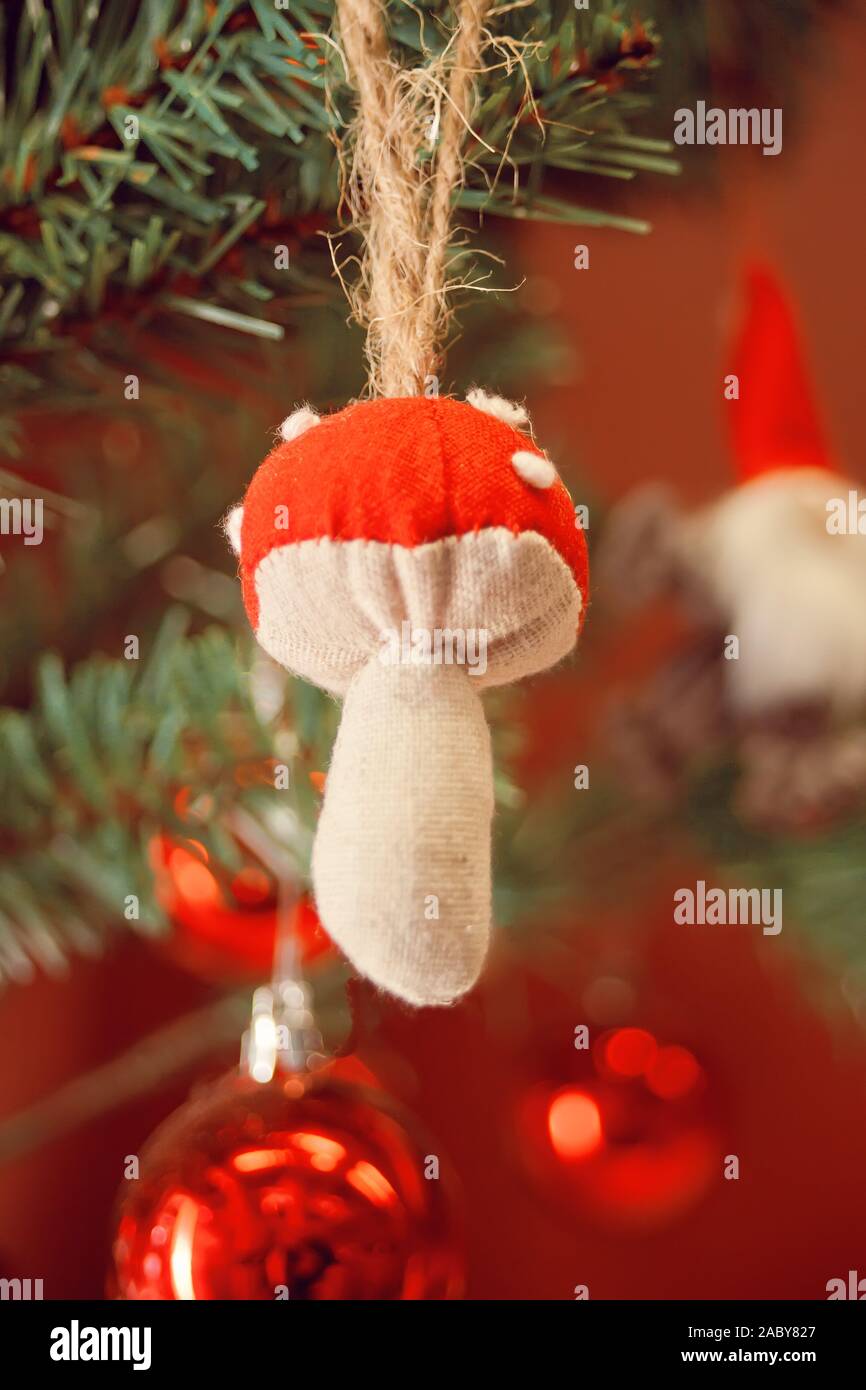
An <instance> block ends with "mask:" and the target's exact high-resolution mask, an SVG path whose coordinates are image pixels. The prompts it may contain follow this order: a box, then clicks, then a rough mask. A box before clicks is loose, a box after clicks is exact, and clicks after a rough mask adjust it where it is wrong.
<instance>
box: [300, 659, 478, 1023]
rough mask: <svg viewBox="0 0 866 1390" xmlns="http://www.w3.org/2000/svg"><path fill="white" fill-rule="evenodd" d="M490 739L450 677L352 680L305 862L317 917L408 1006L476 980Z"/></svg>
mask: <svg viewBox="0 0 866 1390" xmlns="http://www.w3.org/2000/svg"><path fill="white" fill-rule="evenodd" d="M492 816H493V763H492V757H491V750H490V734H489V732H488V728H487V722H486V720H485V717H484V711H483V708H482V705H481V700H480V698H479V696H478V693H477V690H476V689H475V688H474V687H473V677H472V676H470V675H469V674H468V673H467V670H466V669H465V667H463V666H457V665H431V664H424V665H414V664H408V663H403V664H393V665H391V664H388V665H386V664H383V663H382V661H381V660H380V659H379V657H378V656H374V657H372V658H371V659H370V660H369V661H368V662H367V663H366V665H364V666H363V667H362V669H361V670H360V671H359V672H358V674H357V675H356V676H355V677H354V679H353V680H352V682H351V684H350V686H349V689H348V691H347V693H346V697H345V703H344V706H343V717H342V721H341V723H340V729H339V733H338V734H337V739H336V743H335V745H334V752H333V757H332V760H331V765H330V768H329V770H328V776H327V781H326V787H325V801H324V805H323V808H322V814H321V817H320V820H319V826H318V831H317V835H316V842H315V847H314V850H313V885H314V889H315V895H316V904H317V907H318V910H319V913H320V915H321V918H322V921H323V922H324V923H325V925H326V927H327V930H328V932H329V933H330V934H331V936H332V937H333V939H334V940H335V942H336V943H337V945H338V946H339V947H340V948H341V949H342V950H343V951H344V952H345V954H346V955H347V956H348V957H349V960H350V961H351V962H352V964H353V965H354V966H355V967H356V968H357V969H358V970H359V971H360V972H361V973H362V974H363V975H366V976H367V977H368V978H369V979H371V980H372V981H373V982H374V984H377V985H379V986H380V987H382V988H383V989H387V990H388V991H390V992H391V993H393V994H396V995H398V996H399V997H400V998H401V999H404V1000H406V1001H407V1002H408V1003H410V1004H413V1005H415V1006H419V1007H420V1006H422V1005H436V1004H439V1005H444V1004H450V1003H452V1002H453V1001H454V1000H455V999H458V998H459V997H460V996H461V995H463V994H465V993H466V992H467V990H469V989H471V988H472V986H473V985H474V984H475V982H476V981H477V979H478V976H479V974H480V972H481V967H482V965H483V962H484V957H485V955H486V952H487V943H488V938H489V935H490V915H491V869H490V827H491V820H492Z"/></svg>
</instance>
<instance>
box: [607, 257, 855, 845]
mask: <svg viewBox="0 0 866 1390" xmlns="http://www.w3.org/2000/svg"><path fill="white" fill-rule="evenodd" d="M746 287H747V307H746V315H745V320H744V322H743V325H742V328H741V331H740V333H739V336H738V338H737V340H736V342H735V345H734V352H733V360H732V363H731V367H730V375H729V377H728V384H729V389H730V390H731V393H732V396H733V393H734V392H736V393H737V394H736V396H735V397H734V398H732V399H730V400H728V401H727V402H726V411H727V412H729V415H728V418H729V423H730V427H731V441H732V450H733V455H734V460H735V465H736V469H737V475H738V481H737V484H736V486H735V487H733V488H732V489H731V490H730V491H729V492H727V493H725V494H724V495H723V496H722V497H721V498H720V499H719V500H718V501H716V502H714V503H712V504H711V505H710V506H708V507H705V508H702V509H700V510H698V511H696V512H694V513H692V514H691V515H684V514H683V513H682V512H681V510H680V509H679V507H678V504H677V502H676V499H675V498H674V497H673V496H672V495H671V494H670V493H669V492H668V491H667V490H666V489H663V488H660V487H658V486H653V487H650V488H647V489H642V490H641V491H640V492H639V493H636V494H633V495H632V496H631V497H630V498H628V499H627V500H626V501H625V502H624V503H622V504H620V506H619V507H618V508H617V509H616V510H615V511H614V513H613V515H612V517H611V519H610V522H609V525H608V528H607V534H606V539H605V544H604V547H603V554H602V556H601V557H600V560H599V566H598V568H599V571H600V573H601V576H602V578H601V582H600V584H599V591H600V592H601V593H603V592H604V590H605V589H607V590H608V591H609V592H610V593H611V594H612V596H613V597H614V599H615V600H616V601H620V603H621V605H623V604H627V605H628V606H634V605H635V604H636V603H641V602H644V601H646V600H648V599H650V598H653V597H657V596H658V595H659V594H661V593H663V592H676V593H678V594H679V595H680V597H681V598H682V599H683V600H684V601H685V604H686V606H687V607H688V608H689V610H690V611H691V614H692V617H693V619H694V622H695V628H696V631H695V635H694V641H693V644H692V645H691V646H690V648H689V650H688V651H686V652H684V653H681V654H680V655H679V656H678V657H677V658H676V659H675V660H674V661H673V662H672V663H670V664H669V665H668V666H667V667H666V668H665V669H664V670H663V671H662V672H661V673H660V674H659V675H658V676H657V677H656V678H655V679H654V681H653V683H652V686H651V687H650V688H649V689H646V690H644V692H643V694H642V695H641V697H640V698H639V699H638V701H637V702H636V703H634V704H632V705H630V706H629V707H625V706H623V707H621V708H620V709H619V710H618V712H617V715H616V723H617V728H616V743H617V746H618V749H619V750H620V752H622V753H624V754H625V756H626V757H627V758H628V763H629V771H630V775H631V776H632V777H634V775H635V769H636V768H638V769H639V771H640V772H642V773H643V776H642V777H640V776H639V777H638V781H639V783H640V782H641V781H642V782H643V784H644V787H645V788H646V789H647V790H649V791H650V792H651V793H652V794H654V795H659V794H661V795H662V796H663V797H670V796H671V795H674V794H676V792H677V791H678V790H679V789H680V788H681V787H682V785H683V782H684V779H685V777H686V775H687V774H688V771H689V768H690V765H691V764H692V762H693V760H694V758H695V757H696V756H697V755H701V756H702V757H704V758H705V757H706V756H707V754H708V753H712V750H713V748H714V747H715V748H716V749H717V750H718V749H719V748H720V746H721V745H722V743H723V742H724V741H729V740H733V741H734V743H735V745H736V746H737V754H738V763H739V765H740V769H741V780H740V783H739V786H738V790H737V810H738V811H739V813H740V814H741V815H742V816H743V818H745V819H747V820H750V821H752V822H754V823H756V824H759V825H761V826H764V827H767V828H787V829H793V828H803V829H806V828H808V827H810V826H813V825H816V824H822V823H826V822H827V821H828V820H832V819H835V818H836V817H837V816H839V815H842V814H845V813H846V812H848V811H850V810H851V809H852V808H853V807H854V806H856V805H857V804H858V803H859V802H860V801H861V800H862V798H863V797H864V796H866V726H864V715H866V505H863V506H862V513H863V514H862V515H861V514H860V511H859V510H858V497H857V492H856V489H855V486H854V484H853V483H852V482H851V480H850V479H848V478H846V477H845V476H843V475H842V474H841V473H840V472H839V471H838V469H837V468H836V466H835V464H834V462H833V459H832V455H831V452H830V450H829V448H828V445H827V443H826V440H825V437H824V433H823V430H822V427H821V424H820V421H819V416H818V411H817V408H816V405H815V402H814V396H813V392H812V388H811V384H810V381H809V379H808V375H807V372H806V370H805V366H804V362H803V359H802V355H801V351H800V345H799V341H798V337H797V332H796V327H795V323H794V319H793V315H792V312H791V309H790V306H789V305H788V303H787V301H786V299H785V296H784V295H783V293H782V291H781V289H780V287H779V285H778V284H777V282H776V280H775V279H774V277H773V275H772V274H771V273H770V272H769V271H768V270H766V269H764V268H762V267H754V268H752V269H751V270H750V271H749V273H748V275H747V282H746Z"/></svg>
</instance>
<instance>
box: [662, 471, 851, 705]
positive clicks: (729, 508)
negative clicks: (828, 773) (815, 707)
mask: <svg viewBox="0 0 866 1390" xmlns="http://www.w3.org/2000/svg"><path fill="white" fill-rule="evenodd" d="M847 487H848V484H847V482H846V481H845V480H844V479H843V478H840V477H836V476H835V475H834V474H832V473H829V472H825V471H823V470H821V469H814V470H813V469H799V468H798V469H787V470H778V471H775V472H772V473H768V474H766V475H764V476H762V477H760V478H758V479H756V480H755V481H753V482H750V483H747V484H745V485H743V486H742V487H739V488H737V489H736V490H735V491H733V492H731V493H729V494H728V495H727V496H726V497H724V498H722V500H721V501H720V502H718V503H717V504H715V505H714V506H713V507H711V508H709V509H708V510H707V511H705V512H702V513H700V514H698V515H697V516H695V517H693V518H691V519H690V520H689V521H687V522H686V523H684V524H683V528H682V532H681V540H680V554H681V557H682V559H683V560H684V562H685V564H686V567H687V568H689V569H691V570H692V571H693V572H694V573H696V574H697V575H698V576H699V577H700V578H701V580H702V581H703V583H704V584H705V585H706V587H707V589H708V591H709V592H710V593H711V594H712V596H713V598H714V600H715V603H716V605H717V607H718V610H719V612H720V614H721V615H722V617H723V619H724V621H725V623H726V625H727V628H728V632H729V634H731V635H734V636H736V637H737V638H738V641H739V655H738V657H737V659H736V660H731V661H728V662H726V663H725V665H726V677H727V680H728V684H729V688H730V691H731V699H732V702H733V704H734V706H735V707H736V708H737V709H738V710H739V711H740V712H741V713H743V714H747V715H748V714H757V713H761V712H765V711H769V710H772V709H774V708H778V707H779V706H782V705H785V704H793V703H801V702H811V701H820V702H826V703H827V704H829V705H830V706H831V707H832V708H833V709H834V710H835V711H836V712H837V713H840V714H852V713H855V712H856V711H858V710H859V709H862V708H863V707H864V705H866V538H864V537H862V536H856V535H855V536H835V535H830V534H829V533H828V530H827V515H828V514H827V502H828V500H829V499H831V498H834V497H839V496H842V497H844V496H846V495H847Z"/></svg>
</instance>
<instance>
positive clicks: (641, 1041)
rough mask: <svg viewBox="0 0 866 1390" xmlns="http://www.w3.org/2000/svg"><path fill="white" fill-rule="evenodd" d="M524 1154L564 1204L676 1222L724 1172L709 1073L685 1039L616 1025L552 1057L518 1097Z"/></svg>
mask: <svg viewBox="0 0 866 1390" xmlns="http://www.w3.org/2000/svg"><path fill="white" fill-rule="evenodd" d="M517 1133H518V1140H519V1145H520V1150H521V1155H522V1158H523V1161H524V1164H525V1166H526V1168H527V1169H528V1170H529V1172H530V1173H531V1175H532V1177H533V1179H534V1181H535V1183H536V1185H537V1187H538V1188H539V1190H541V1191H543V1192H544V1194H545V1196H546V1197H548V1198H550V1199H551V1200H552V1201H553V1202H554V1203H555V1204H556V1205H557V1207H559V1208H566V1209H570V1210H572V1211H574V1212H575V1213H576V1214H577V1215H579V1216H580V1217H586V1218H589V1219H591V1220H593V1221H595V1222H596V1223H598V1224H601V1225H605V1226H608V1227H616V1228H621V1229H631V1230H635V1229H637V1230H650V1229H654V1228H659V1227H662V1226H665V1225H667V1224H668V1223H669V1222H670V1221H672V1220H674V1219H676V1218H677V1217H678V1216H680V1215H681V1214H682V1213H684V1212H685V1211H687V1210H688V1209H689V1208H690V1207H692V1206H693V1205H694V1203H695V1202H697V1201H698V1200H699V1199H700V1198H701V1196H703V1194H704V1192H705V1191H706V1189H707V1187H708V1185H709V1183H710V1182H711V1181H712V1179H713V1177H714V1176H716V1177H718V1178H719V1180H721V1176H722V1145H721V1140H720V1136H719V1132H718V1128H717V1124H716V1122H715V1119H714V1116H713V1113H712V1106H711V1102H710V1096H709V1091H708V1085H707V1076H706V1073H705V1071H704V1069H703V1067H702V1066H701V1065H700V1063H699V1062H698V1061H697V1059H696V1058H695V1056H694V1055H693V1054H692V1053H691V1052H690V1051H689V1050H688V1049H687V1048H685V1047H681V1046H679V1045H676V1044H668V1043H662V1042H660V1041H659V1040H657V1039H656V1038H655V1037H654V1036H653V1034H652V1033H650V1032H648V1031H647V1030H646V1029H643V1028H613V1029H610V1030H609V1031H607V1032H605V1033H603V1034H602V1036H601V1037H599V1038H598V1039H597V1040H596V1041H595V1043H594V1044H593V1046H592V1047H591V1048H589V1049H587V1050H585V1051H574V1052H573V1056H572V1058H571V1060H570V1064H569V1067H568V1069H567V1074H563V1070H562V1068H561V1066H559V1067H557V1066H556V1065H555V1064H554V1065H552V1066H551V1067H550V1068H549V1070H548V1074H547V1076H546V1077H545V1078H544V1079H543V1080H540V1081H538V1082H537V1083H536V1084H535V1085H533V1086H532V1087H531V1088H530V1089H529V1090H528V1091H527V1092H526V1094H525V1095H524V1096H523V1097H522V1098H521V1100H520V1102H519V1105H518V1114H517Z"/></svg>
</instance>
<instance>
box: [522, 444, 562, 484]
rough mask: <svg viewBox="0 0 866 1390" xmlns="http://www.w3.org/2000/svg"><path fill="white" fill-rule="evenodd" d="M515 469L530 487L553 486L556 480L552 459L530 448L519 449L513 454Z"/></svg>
mask: <svg viewBox="0 0 866 1390" xmlns="http://www.w3.org/2000/svg"><path fill="white" fill-rule="evenodd" d="M511 462H512V463H513V465H514V471H515V473H516V474H517V476H518V477H519V478H522V479H523V481H524V482H525V483H529V486H530V487H552V486H553V484H554V483H555V482H556V469H555V468H554V466H553V464H552V463H551V462H550V459H547V458H545V457H544V455H543V454H533V453H532V452H531V450H529V449H518V450H517V452H516V453H515V454H512V455H511Z"/></svg>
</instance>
